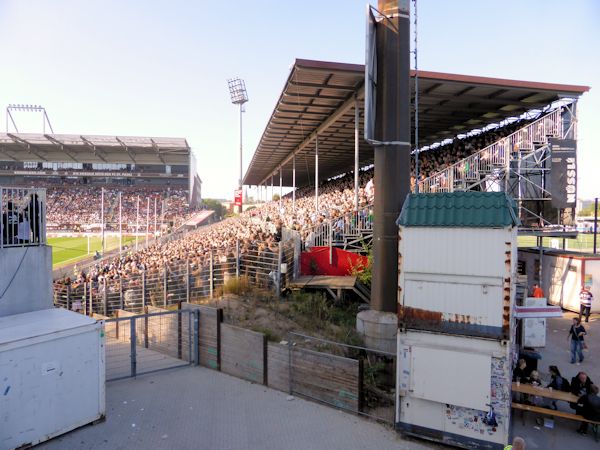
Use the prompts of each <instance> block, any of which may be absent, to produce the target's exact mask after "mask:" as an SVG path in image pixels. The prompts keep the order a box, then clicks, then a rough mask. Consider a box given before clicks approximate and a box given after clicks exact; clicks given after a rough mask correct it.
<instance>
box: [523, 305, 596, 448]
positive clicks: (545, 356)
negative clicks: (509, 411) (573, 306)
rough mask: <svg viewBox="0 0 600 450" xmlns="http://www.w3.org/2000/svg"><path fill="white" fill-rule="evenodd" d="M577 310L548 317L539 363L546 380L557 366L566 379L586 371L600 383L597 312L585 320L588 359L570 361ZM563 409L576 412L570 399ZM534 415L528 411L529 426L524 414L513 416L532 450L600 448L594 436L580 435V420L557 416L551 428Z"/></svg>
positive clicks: (561, 407) (563, 404) (563, 405)
mask: <svg viewBox="0 0 600 450" xmlns="http://www.w3.org/2000/svg"><path fill="white" fill-rule="evenodd" d="M574 316H575V314H573V313H565V314H564V315H563V317H562V318H556V319H548V322H547V330H546V347H545V348H543V349H540V353H541V354H542V359H541V360H540V361H539V362H538V371H539V372H540V374H541V375H542V379H543V380H544V381H547V380H548V381H549V379H550V377H549V375H548V366H550V365H556V366H558V368H559V370H560V371H561V373H562V375H563V376H564V377H565V378H568V379H569V381H571V377H574V376H575V375H577V373H578V372H579V371H584V372H586V373H587V374H588V375H589V377H590V378H591V379H592V381H594V382H595V383H596V384H599V385H600V356H598V355H600V316H598V315H594V316H592V317H591V318H590V323H584V324H583V325H584V326H585V328H586V330H587V332H588V336H587V338H586V341H587V343H588V346H589V347H590V349H589V350H588V351H585V352H584V356H585V359H584V361H583V363H582V364H581V365H580V366H577V365H575V364H570V360H571V356H570V352H569V342H568V341H567V335H568V333H569V329H570V326H571V319H572V318H573V317H574ZM558 407H559V409H561V410H563V411H567V412H574V410H572V409H571V408H570V407H569V405H568V404H567V403H566V402H558ZM535 419H536V416H535V415H534V414H527V416H526V422H525V425H523V424H522V422H521V416H520V413H519V412H518V413H516V414H515V415H514V416H513V433H514V434H515V435H516V436H523V437H524V438H525V439H526V442H527V450H529V449H543V450H554V449H561V450H562V449H565V448H567V449H577V450H585V449H598V448H600V443H597V442H594V439H593V438H592V437H591V435H590V436H580V435H579V434H577V433H576V432H575V431H576V430H577V427H578V426H579V423H578V422H574V421H572V420H565V419H557V420H555V423H554V428H553V429H549V428H546V427H544V426H541V427H540V426H539V425H538V424H537V423H536V422H535Z"/></svg>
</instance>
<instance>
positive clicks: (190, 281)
mask: <svg viewBox="0 0 600 450" xmlns="http://www.w3.org/2000/svg"><path fill="white" fill-rule="evenodd" d="M298 258H299V255H298V254H297V252H296V246H295V245H294V241H292V240H289V241H286V242H280V243H279V245H278V247H277V248H272V247H268V246H264V248H261V249H260V250H247V249H240V248H239V245H238V246H237V248H236V249H231V250H226V251H223V250H219V251H217V250H211V251H209V252H208V254H207V255H206V256H204V257H199V258H193V259H188V260H186V261H182V262H179V263H172V264H165V265H164V266H162V267H161V268H159V269H151V270H146V271H143V272H139V273H135V274H131V275H129V276H127V277H121V278H117V279H110V278H107V277H104V276H99V277H98V279H97V280H93V281H85V282H72V283H70V284H68V285H66V284H65V283H64V282H62V281H57V282H55V283H54V303H55V305H56V306H59V307H63V308H67V309H70V310H73V311H77V312H81V313H83V314H86V315H90V314H101V315H104V316H112V315H114V313H115V311H116V310H126V311H131V312H141V311H143V310H144V308H145V307H146V306H157V307H162V308H167V307H169V306H172V305H177V304H178V303H179V302H189V301H190V300H195V299H199V298H206V297H209V298H212V297H214V296H215V295H217V294H218V293H220V292H222V291H223V290H224V289H225V288H226V287H228V283H229V282H230V280H234V279H244V280H246V281H247V283H248V284H249V285H251V286H256V287H259V288H263V289H269V290H273V291H274V292H275V293H276V295H278V293H279V292H281V290H283V289H285V287H286V286H287V282H288V281H289V280H291V279H292V278H293V274H294V273H295V270H296V265H297V264H298V263H297V261H298ZM282 262H284V263H286V264H287V269H286V273H285V274H282V273H281V263H282ZM226 285H227V286H226ZM219 291H220V292H219Z"/></svg>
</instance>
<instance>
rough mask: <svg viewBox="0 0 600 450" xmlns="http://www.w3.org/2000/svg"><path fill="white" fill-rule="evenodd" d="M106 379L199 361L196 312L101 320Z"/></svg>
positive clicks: (186, 311) (152, 314) (184, 311)
mask: <svg viewBox="0 0 600 450" xmlns="http://www.w3.org/2000/svg"><path fill="white" fill-rule="evenodd" d="M103 327H104V337H105V348H106V359H105V361H106V380H107V381H112V380H118V379H122V378H129V377H135V376H137V375H141V374H144V373H150V372H157V371H160V370H165V369H172V368H174V367H180V366H188V365H192V364H194V365H195V364H198V311H196V310H179V311H164V312H155V313H148V314H142V315H133V314H132V315H131V316H128V317H118V318H114V319H106V320H104V321H103Z"/></svg>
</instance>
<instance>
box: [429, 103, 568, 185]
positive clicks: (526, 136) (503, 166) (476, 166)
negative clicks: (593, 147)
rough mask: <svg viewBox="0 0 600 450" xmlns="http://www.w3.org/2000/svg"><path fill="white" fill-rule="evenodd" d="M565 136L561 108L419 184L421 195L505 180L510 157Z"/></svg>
mask: <svg viewBox="0 0 600 450" xmlns="http://www.w3.org/2000/svg"><path fill="white" fill-rule="evenodd" d="M561 135H562V108H559V109H556V110H554V111H552V112H551V113H549V114H547V115H545V116H543V117H541V118H539V119H537V120H536V121H534V122H531V123H530V124H528V125H526V126H524V127H523V128H521V129H519V130H517V131H515V132H514V133H512V134H509V135H508V136H506V137H504V138H502V139H499V140H498V141H496V142H494V143H493V144H491V145H488V146H487V147H485V148H483V149H481V150H479V151H478V152H476V153H473V154H472V155H470V156H468V157H467V158H464V159H461V160H460V161H458V162H456V163H454V164H452V165H451V166H449V167H447V168H446V169H444V170H441V171H439V172H437V173H436V174H434V175H432V176H430V177H428V178H426V179H425V180H423V181H420V182H419V192H423V193H427V192H454V191H455V190H467V189H468V188H469V186H470V185H473V184H478V183H479V182H480V181H481V180H482V179H483V178H485V177H488V176H496V177H500V178H502V177H503V174H504V173H507V172H508V170H509V164H510V161H511V158H513V157H514V156H515V155H517V154H518V153H519V152H527V151H533V150H534V148H535V145H536V144H544V143H547V139H548V137H560V136H561Z"/></svg>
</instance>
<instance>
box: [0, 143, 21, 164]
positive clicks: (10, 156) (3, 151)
mask: <svg viewBox="0 0 600 450" xmlns="http://www.w3.org/2000/svg"><path fill="white" fill-rule="evenodd" d="M0 153H2V154H3V155H6V156H7V157H8V158H9V159H11V160H12V161H19V160H18V159H17V158H15V157H14V156H12V155H11V154H10V153H8V152H7V151H6V149H5V148H4V147H3V146H2V147H0Z"/></svg>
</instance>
